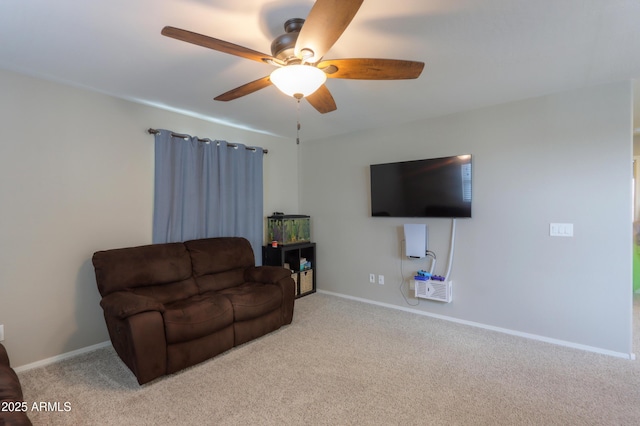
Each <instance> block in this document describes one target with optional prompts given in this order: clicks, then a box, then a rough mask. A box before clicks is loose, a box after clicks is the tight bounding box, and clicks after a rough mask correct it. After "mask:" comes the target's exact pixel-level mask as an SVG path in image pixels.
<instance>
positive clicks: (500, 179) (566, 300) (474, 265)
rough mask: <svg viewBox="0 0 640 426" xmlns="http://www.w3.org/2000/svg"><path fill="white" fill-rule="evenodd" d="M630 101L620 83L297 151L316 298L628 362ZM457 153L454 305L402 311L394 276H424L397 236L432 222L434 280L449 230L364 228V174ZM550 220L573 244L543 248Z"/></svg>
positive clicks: (558, 242)
mask: <svg viewBox="0 0 640 426" xmlns="http://www.w3.org/2000/svg"><path fill="white" fill-rule="evenodd" d="M631 93H632V89H631V84H630V82H623V83H617V84H610V85H605V86H598V87H592V88H587V89H582V90H576V91H572V92H566V93H559V94H554V95H549V96H543V97H540V98H536V99H529V100H524V101H521V102H514V103H510V104H506V105H499V106H495V107H491V108H483V109H479V110H476V111H470V112H466V113H460V114H455V115H450V116H446V117H441V118H436V119H430V120H426V121H422V122H417V123H409V124H406V125H403V126H397V127H392V128H386V129H378V130H372V131H363V132H358V133H354V134H352V135H349V136H344V137H339V138H331V139H327V140H321V141H314V142H310V143H305V144H304V146H303V149H302V156H301V164H300V170H301V179H302V181H301V187H302V188H303V192H302V194H301V211H302V212H304V213H305V214H310V215H311V216H312V236H313V239H314V240H316V242H317V243H318V246H317V247H318V254H317V257H318V269H317V278H318V287H319V289H321V290H326V291H330V292H335V293H341V294H344V295H347V296H352V297H358V298H364V299H368V300H371V301H374V302H379V303H385V304H391V305H395V306H398V307H404V308H412V309H418V310H422V311H424V312H427V313H430V314H436V315H443V316H447V317H449V318H452V319H456V320H461V321H468V322H473V323H476V324H482V325H484V326H488V327H495V328H500V329H503V330H510V331H515V332H517V333H520V334H524V335H530V336H537V337H539V338H541V339H549V340H553V341H558V342H565V343H568V344H571V345H575V346H585V347H589V348H595V350H598V351H600V350H602V351H603V352H613V353H615V354H621V355H625V354H627V355H628V354H630V353H631V352H632V348H631V312H632V290H631V288H632V287H631V285H632V283H631V237H632V232H631V225H632V224H631V205H632V201H631V157H632V136H631V126H632V124H631V116H632V114H631ZM466 153H469V154H473V218H471V219H460V220H458V222H457V238H456V251H455V259H454V264H453V269H452V275H451V278H452V280H453V282H454V290H453V294H454V297H453V302H452V303H450V304H443V303H439V302H429V301H420V304H419V306H415V307H414V306H410V305H409V304H407V303H406V302H405V301H404V299H403V297H402V294H401V293H400V291H399V287H400V284H401V283H402V275H403V274H404V277H410V276H411V275H412V274H414V273H415V271H416V270H418V269H427V266H428V265H427V263H426V262H423V261H416V260H406V259H404V260H403V259H401V255H400V253H401V249H400V244H401V240H402V225H403V224H404V223H426V224H427V225H428V232H429V248H430V249H431V250H433V251H435V252H436V253H437V256H438V268H437V270H436V272H437V273H440V274H441V275H444V272H445V266H446V258H447V253H448V249H449V232H450V220H448V219H402V218H378V217H376V218H372V217H370V211H369V165H370V164H374V163H384V162H392V161H403V160H412V159H422V158H432V157H441V156H447V155H458V154H466ZM551 222H561V223H565V222H569V223H573V224H574V232H575V236H574V237H573V238H559V237H555V238H552V237H550V236H549V224H550V223H551ZM401 271H402V273H401ZM370 273H374V274H382V275H384V276H385V278H386V279H385V281H386V282H385V285H378V284H370V283H369V274H370ZM404 289H405V290H404V291H405V294H407V292H406V286H405V287H404ZM417 302H418V301H417V300H416V299H410V303H411V304H415V303H417Z"/></svg>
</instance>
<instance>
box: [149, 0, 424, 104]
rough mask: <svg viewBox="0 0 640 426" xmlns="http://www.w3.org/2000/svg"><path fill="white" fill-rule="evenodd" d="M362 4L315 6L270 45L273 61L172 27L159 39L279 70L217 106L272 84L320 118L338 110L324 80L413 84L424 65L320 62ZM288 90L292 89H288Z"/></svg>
mask: <svg viewBox="0 0 640 426" xmlns="http://www.w3.org/2000/svg"><path fill="white" fill-rule="evenodd" d="M363 1H364V0H317V1H316V2H315V4H314V6H313V7H312V8H311V11H310V12H309V15H308V16H307V19H306V20H304V19H301V18H294V19H289V20H288V21H287V22H286V23H285V34H282V35H281V36H279V37H277V38H276V39H275V40H273V43H272V44H271V53H272V54H271V55H267V54H264V53H260V52H257V51H255V50H252V49H248V48H246V47H242V46H238V45H236V44H233V43H229V42H227V41H224V40H219V39H215V38H212V37H209V36H205V35H202V34H197V33H194V32H191V31H187V30H182V29H179V28H175V27H170V26H167V27H164V28H163V29H162V35H164V36H167V37H171V38H175V39H177V40H181V41H186V42H188V43H192V44H196V45H198V46H203V47H207V48H209V49H213V50H217V51H219V52H223V53H228V54H230V55H235V56H239V57H241V58H245V59H251V60H254V61H258V62H263V63H267V64H271V65H274V66H276V67H277V69H276V70H275V71H274V72H272V73H271V74H270V75H268V76H266V77H262V78H260V79H258V80H255V81H252V82H250V83H247V84H244V85H242V86H240V87H237V88H235V89H232V90H230V91H228V92H226V93H223V94H222V95H220V96H217V97H215V98H214V99H215V100H217V101H231V100H233V99H237V98H240V97H242V96H245V95H249V94H251V93H253V92H256V91H258V90H260V89H264V88H265V87H268V86H270V85H271V84H274V85H275V86H276V87H278V88H279V89H280V90H281V91H283V92H284V93H286V94H288V95H290V96H293V97H295V98H296V99H298V100H300V99H301V98H303V97H304V98H305V99H307V101H309V103H310V104H311V105H312V106H313V107H314V108H315V109H316V110H318V111H319V112H320V113H323V114H324V113H327V112H331V111H334V110H335V109H336V103H335V101H334V99H333V96H332V95H331V93H330V92H329V89H327V87H326V85H325V84H324V83H325V81H326V79H327V78H342V79H358V80H403V79H414V78H418V77H419V76H420V73H421V72H422V69H423V68H424V63H423V62H414V61H404V60H397V59H373V58H357V59H328V60H323V59H322V57H323V56H324V55H325V54H326V53H327V51H328V50H329V49H331V47H332V46H333V44H334V43H335V42H336V41H337V40H338V38H340V36H341V35H342V33H343V32H344V30H345V29H346V28H347V26H348V25H349V23H350V22H351V20H352V19H353V17H354V16H355V15H356V13H357V12H358V9H360V6H361V5H362V3H363ZM288 84H293V85H294V87H287V85H288ZM307 86H309V87H307Z"/></svg>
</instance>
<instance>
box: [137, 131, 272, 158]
mask: <svg viewBox="0 0 640 426" xmlns="http://www.w3.org/2000/svg"><path fill="white" fill-rule="evenodd" d="M147 132H148V133H149V134H151V135H157V134H158V133H160V130H156V129H152V128H149V129H147ZM171 136H173V137H174V138H181V139H187V138H188V137H189V135H181V134H180V133H174V132H171ZM198 142H215V141H212V140H211V139H200V138H198ZM227 146H228V147H229V148H237V147H238V145H236V144H233V143H228V142H227ZM245 149H248V150H249V151H256V149H255V148H252V147H250V146H246V147H245ZM262 153H263V154H268V153H269V150H268V149H263V150H262Z"/></svg>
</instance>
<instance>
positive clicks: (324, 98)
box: [305, 84, 337, 114]
mask: <svg viewBox="0 0 640 426" xmlns="http://www.w3.org/2000/svg"><path fill="white" fill-rule="evenodd" d="M305 99H306V100H307V101H309V103H310V104H311V106H313V107H314V108H315V109H316V110H318V112H320V113H321V114H326V113H328V112H331V111H335V110H336V109H337V107H336V101H334V100H333V96H331V92H329V89H327V86H326V85H324V84H323V85H322V86H320V88H319V89H318V90H316V91H315V92H313V93H312V94H310V95H309V96H307V97H306V98H305Z"/></svg>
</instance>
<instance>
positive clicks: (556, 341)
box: [317, 290, 636, 360]
mask: <svg viewBox="0 0 640 426" xmlns="http://www.w3.org/2000/svg"><path fill="white" fill-rule="evenodd" d="M317 292H318V293H323V294H328V295H331V296H337V297H341V298H343V299H350V300H355V301H358V302H364V303H368V304H371V305H378V306H383V307H385V308H391V309H397V310H399V311H405V312H411V313H413V314H418V315H423V316H427V317H432V318H438V319H441V320H445V321H450V322H455V323H458V324H464V325H469V326H472V327H478V328H482V329H485V330H491V331H497V332H499V333H505V334H510V335H512V336H519V337H524V338H527V339H531V340H538V341H540V342H545V343H552V344H554V345H559V346H565V347H569V348H573V349H580V350H583V351H587V352H594V353H598V354H602V355H609V356H613V357H616V358H624V359H629V360H635V359H636V355H635V353H633V352H632V353H624V352H616V351H610V350H608V349H602V348H597V347H594V346H588V345H581V344H578V343H573V342H567V341H565V340H559V339H552V338H549V337H545V336H539V335H537V334H530V333H523V332H521V331H515V330H509V329H508V328H501V327H494V326H491V325H486V324H482V323H479V322H473V321H467V320H461V319H458V318H454V317H448V316H446V315H439V314H432V313H430V312H425V311H421V310H418V309H411V308H406V307H404V306H397V305H392V304H390V303H383V302H376V301H375V300H369V299H364V298H361V297H354V296H349V295H346V294H341V293H334V292H332V291H325V290H317Z"/></svg>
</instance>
